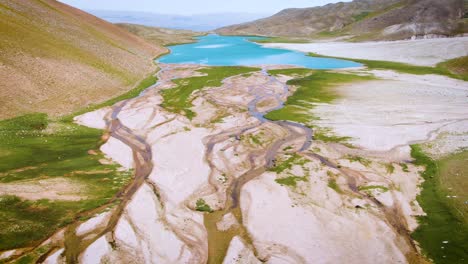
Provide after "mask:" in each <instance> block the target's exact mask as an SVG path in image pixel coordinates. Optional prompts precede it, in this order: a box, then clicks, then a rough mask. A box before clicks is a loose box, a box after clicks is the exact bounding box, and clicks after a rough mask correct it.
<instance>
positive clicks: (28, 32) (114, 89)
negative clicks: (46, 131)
mask: <svg viewBox="0 0 468 264" xmlns="http://www.w3.org/2000/svg"><path fill="white" fill-rule="evenodd" d="M0 18H1V19H0V35H1V36H2V37H1V38H0V119H4V118H8V117H13V116H17V115H21V114H24V113H29V112H46V113H49V114H52V115H61V114H67V113H70V112H73V111H75V110H77V109H80V108H82V107H84V106H86V105H89V104H92V103H97V102H101V101H104V100H106V99H108V98H109V97H113V96H116V95H119V94H121V93H123V92H125V91H128V90H129V89H131V88H132V87H133V86H134V85H135V83H136V82H138V81H139V80H140V79H142V78H143V77H145V76H147V75H148V74H149V73H150V72H152V71H153V70H154V68H155V65H154V64H153V62H152V58H154V57H155V56H158V55H159V54H162V53H163V52H164V51H165V49H164V48H163V47H156V46H153V45H151V44H148V43H146V42H145V41H144V40H142V39H140V38H139V37H137V36H134V35H132V34H130V33H129V32H127V31H125V30H122V29H120V28H119V27H117V26H115V25H113V24H110V23H108V22H105V21H103V20H101V19H98V18H96V17H94V16H92V15H89V14H87V13H85V12H83V11H81V10H78V9H75V8H73V7H70V6H67V5H65V4H62V3H60V2H58V1H53V0H4V1H1V2H0Z"/></svg>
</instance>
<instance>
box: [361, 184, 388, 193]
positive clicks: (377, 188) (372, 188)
mask: <svg viewBox="0 0 468 264" xmlns="http://www.w3.org/2000/svg"><path fill="white" fill-rule="evenodd" d="M358 189H359V191H370V190H380V191H382V192H388V188H387V187H385V186H380V185H369V186H359V188H358Z"/></svg>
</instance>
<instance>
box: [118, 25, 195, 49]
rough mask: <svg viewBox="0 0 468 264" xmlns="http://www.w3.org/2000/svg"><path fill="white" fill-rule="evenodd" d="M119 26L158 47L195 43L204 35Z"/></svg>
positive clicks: (135, 26)
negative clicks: (197, 38)
mask: <svg viewBox="0 0 468 264" xmlns="http://www.w3.org/2000/svg"><path fill="white" fill-rule="evenodd" d="M116 25H117V26H119V27H121V28H123V29H125V30H127V31H129V32H131V33H133V34H135V35H137V36H139V37H141V38H143V39H144V40H146V41H148V42H149V43H153V44H156V45H171V44H183V43H192V42H195V39H194V38H195V37H196V36H200V35H203V33H201V32H195V31H191V30H181V29H169V28H160V27H149V26H143V25H136V24H127V23H118V24H116Z"/></svg>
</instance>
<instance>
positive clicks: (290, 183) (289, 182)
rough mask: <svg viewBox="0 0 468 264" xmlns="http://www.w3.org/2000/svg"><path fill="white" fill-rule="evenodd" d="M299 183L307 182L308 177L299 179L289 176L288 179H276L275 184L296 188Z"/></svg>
mask: <svg viewBox="0 0 468 264" xmlns="http://www.w3.org/2000/svg"><path fill="white" fill-rule="evenodd" d="M299 181H307V177H297V176H289V177H286V178H280V179H276V180H275V182H277V183H278V184H281V185H285V186H290V187H296V186H297V182H299Z"/></svg>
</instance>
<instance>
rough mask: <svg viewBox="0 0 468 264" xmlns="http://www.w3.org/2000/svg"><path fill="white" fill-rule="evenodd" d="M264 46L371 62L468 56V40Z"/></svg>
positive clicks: (431, 62) (427, 61) (434, 61)
mask: <svg viewBox="0 0 468 264" xmlns="http://www.w3.org/2000/svg"><path fill="white" fill-rule="evenodd" d="M263 45H264V46H265V47H271V48H283V49H290V50H296V51H301V52H313V53H317V54H320V55H325V56H333V57H343V58H351V59H368V60H383V61H395V62H403V63H409V64H414V65H423V66H433V65H436V64H437V63H439V62H442V61H445V60H449V59H452V58H456V57H462V56H466V55H468V37H459V38H439V39H420V40H399V41H386V42H363V43H347V42H328V43H307V44H290V43H268V44H263Z"/></svg>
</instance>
